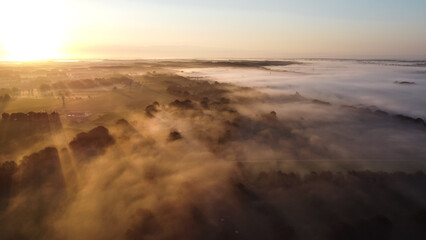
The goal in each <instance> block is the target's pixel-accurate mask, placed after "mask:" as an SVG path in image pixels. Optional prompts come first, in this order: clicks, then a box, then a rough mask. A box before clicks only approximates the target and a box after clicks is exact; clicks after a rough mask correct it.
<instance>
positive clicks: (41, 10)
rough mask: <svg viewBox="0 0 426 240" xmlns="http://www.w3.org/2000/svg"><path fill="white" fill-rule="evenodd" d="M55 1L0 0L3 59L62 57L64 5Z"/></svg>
mask: <svg viewBox="0 0 426 240" xmlns="http://www.w3.org/2000/svg"><path fill="white" fill-rule="evenodd" d="M58 2H60V1H52V0H41V1H32V0H14V1H2V3H0V21H1V22H0V27H1V28H0V48H1V50H2V52H3V53H2V55H3V57H2V58H3V59H5V60H10V61H34V60H44V59H55V58H61V53H60V51H61V48H62V45H63V42H64V33H65V28H66V21H65V20H66V18H65V14H64V8H63V7H61V6H60V5H59V4H58ZM65 12H66V11H65Z"/></svg>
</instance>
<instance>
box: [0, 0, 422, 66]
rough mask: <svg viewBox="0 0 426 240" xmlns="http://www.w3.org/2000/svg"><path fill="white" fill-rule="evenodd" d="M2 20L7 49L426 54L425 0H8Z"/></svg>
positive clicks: (1, 44)
mask: <svg viewBox="0 0 426 240" xmlns="http://www.w3.org/2000/svg"><path fill="white" fill-rule="evenodd" d="M0 20H1V29H0V56H3V58H5V56H6V55H7V54H9V55H11V56H12V55H16V58H19V56H21V55H22V56H24V55H25V54H26V53H25V52H31V51H33V55H34V56H36V55H42V54H43V53H42V52H51V54H50V55H51V56H52V57H53V56H55V57H62V58H76V57H77V58H81V57H92V58H99V57H101V58H165V57H170V58H179V57H181V58H188V57H198V58H209V57H211V58H238V57H270V58H287V57H355V58H361V57H369V58H423V59H424V58H426V1H424V0H374V1H373V0H357V1H342V0H297V1H296V0H292V1H290V0H262V1H260V0H214V1H201V0H198V1H197V0H179V1H177V0H175V1H172V0H92V1H87V0H86V1H83V0H74V1H71V0H62V1H61V0H56V1H54V0H39V1H34V0H1V3H0ZM5 29H6V30H5ZM17 29H18V30H17ZM46 42H48V44H46ZM19 46H22V47H21V48H19ZM52 46H54V47H55V49H53V47H52ZM18 48H19V49H20V51H19V55H18V54H17V52H18V50H17V49H18ZM34 49H38V50H37V51H35V50H34ZM13 52H15V53H13ZM54 53H55V54H54ZM46 57H47V55H46ZM49 57H50V56H49Z"/></svg>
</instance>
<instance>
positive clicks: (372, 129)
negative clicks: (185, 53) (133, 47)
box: [0, 59, 426, 239]
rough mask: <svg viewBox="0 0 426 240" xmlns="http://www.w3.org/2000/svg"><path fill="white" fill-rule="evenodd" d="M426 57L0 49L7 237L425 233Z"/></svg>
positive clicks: (1, 173) (1, 182)
mask: <svg viewBox="0 0 426 240" xmlns="http://www.w3.org/2000/svg"><path fill="white" fill-rule="evenodd" d="M425 92H426V66H425V62H423V61H383V60H376V61H371V60H369V61H367V60H318V59H317V60H312V59H297V60H126V61H124V60H123V61H118V60H100V61H41V62H32V63H16V62H1V63H0V112H1V113H2V116H1V117H2V119H1V121H0V163H1V166H0V234H1V235H0V236H1V237H0V238H1V239H424V238H425V237H426V231H425V229H426V188H425V187H424V186H425V184H426V174H425V173H424V171H425V170H426V147H425V143H426V122H425V120H424V119H425V118H426V111H425V109H426V108H425V106H426V95H425V94H424V93H425Z"/></svg>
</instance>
